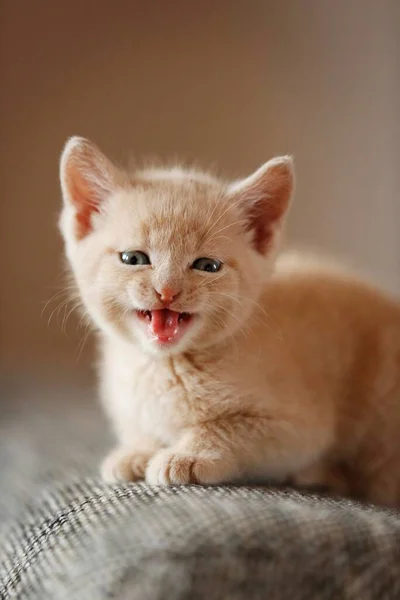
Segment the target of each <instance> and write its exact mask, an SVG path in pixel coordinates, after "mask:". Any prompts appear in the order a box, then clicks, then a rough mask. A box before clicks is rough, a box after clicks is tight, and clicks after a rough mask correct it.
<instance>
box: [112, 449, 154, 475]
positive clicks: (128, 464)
mask: <svg viewBox="0 0 400 600" xmlns="http://www.w3.org/2000/svg"><path fill="white" fill-rule="evenodd" d="M151 456H152V454H150V453H146V452H140V451H134V450H127V449H126V448H116V449H115V450H113V451H112V452H111V453H110V454H109V455H108V456H107V457H106V459H105V460H104V462H103V464H102V465H101V476H102V478H103V480H104V481H105V482H106V483H117V482H118V481H138V480H139V479H144V475H145V472H146V467H147V465H148V463H149V461H150V459H151Z"/></svg>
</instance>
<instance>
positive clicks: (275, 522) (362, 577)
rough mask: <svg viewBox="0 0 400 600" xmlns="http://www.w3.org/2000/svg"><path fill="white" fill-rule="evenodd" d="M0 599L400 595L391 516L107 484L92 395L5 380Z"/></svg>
mask: <svg viewBox="0 0 400 600" xmlns="http://www.w3.org/2000/svg"><path fill="white" fill-rule="evenodd" d="M3 388H4V389H3V392H2V401H1V403H0V459H1V460H0V598H1V599H4V600H5V599H8V598H18V599H21V600H23V599H25V598H27V599H32V600H39V599H40V600H47V599H52V600H58V599H62V598H65V599H73V600H75V599H76V600H81V599H82V600H83V599H90V600H96V599H103V598H104V599H106V598H117V599H124V600H125V599H132V600H148V599H149V600H153V599H154V600H175V599H190V600H196V599H201V598H207V599H210V600H213V599H216V600H217V599H218V600H219V599H222V600H225V599H228V600H230V599H232V600H242V599H246V600H251V599H253V598H254V599H256V598H268V599H277V600H281V599H288V600H311V599H313V598H316V599H322V600H323V599H325V598H326V599H332V600H333V599H335V600H336V599H341V598H344V599H346V600H352V599H360V600H372V599H373V600H385V599H387V600H391V599H393V600H394V599H399V598H400V516H398V515H397V514H395V513H390V512H388V511H383V510H378V509H374V508H369V507H361V506H358V505H357V504H352V503H349V502H335V501H332V500H328V499H319V498H317V497H313V496H307V495H302V494H300V493H295V492H290V491H286V492H285V491H273V490H268V489H266V488H265V489H264V488H261V487H256V488H252V489H249V488H242V487H236V488H234V487H232V488H230V487H225V486H224V487H222V486H221V487H214V488H202V487H197V486H191V487H186V488H185V487H183V488H165V489H161V488H151V487H149V486H146V485H144V484H140V485H121V486H115V487H111V486H106V485H104V484H102V483H101V482H100V481H99V479H98V478H97V477H96V466H97V463H98V461H99V459H100V457H101V456H102V454H103V453H104V452H105V449H106V448H107V447H108V446H109V445H110V437H109V433H108V430H107V427H106V425H105V423H104V420H103V418H102V416H101V414H100V411H99V410H98V409H97V406H96V405H95V403H93V401H91V400H90V397H91V396H93V395H94V394H93V393H91V392H90V391H87V392H85V391H83V390H82V389H81V388H79V387H73V386H72V385H71V384H69V385H68V386H65V385H60V384H57V385H54V386H51V385H48V386H47V387H44V386H43V385H42V384H40V385H39V384H38V383H37V382H29V384H28V383H27V382H25V383H23V382H22V383H21V382H20V383H18V384H16V383H15V382H14V383H13V384H12V385H9V384H8V385H4V386H3Z"/></svg>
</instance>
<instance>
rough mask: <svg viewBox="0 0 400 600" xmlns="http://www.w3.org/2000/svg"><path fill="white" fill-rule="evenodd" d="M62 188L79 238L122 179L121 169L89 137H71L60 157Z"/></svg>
mask: <svg viewBox="0 0 400 600" xmlns="http://www.w3.org/2000/svg"><path fill="white" fill-rule="evenodd" d="M60 180H61V190H62V194H63V198H64V202H65V204H66V205H69V206H71V208H72V209H73V211H74V220H75V224H74V235H75V237H76V239H78V240H80V239H82V238H83V237H85V236H86V235H87V234H88V233H89V232H90V231H91V229H92V217H93V214H94V213H98V212H100V210H101V205H102V203H103V202H104V201H105V200H106V199H107V198H108V197H109V196H110V195H111V194H112V193H113V192H114V191H115V190H116V188H117V187H118V186H119V184H120V182H121V173H120V171H119V170H118V169H117V168H116V167H115V166H114V165H113V164H112V163H111V161H109V160H108V158H106V157H105V156H104V154H102V152H100V150H99V149H98V148H97V147H96V146H95V145H94V144H92V143H91V142H89V141H88V140H86V139H84V138H81V137H72V138H70V139H69V140H68V142H67V143H66V144H65V147H64V150H63V152H62V154H61V160H60Z"/></svg>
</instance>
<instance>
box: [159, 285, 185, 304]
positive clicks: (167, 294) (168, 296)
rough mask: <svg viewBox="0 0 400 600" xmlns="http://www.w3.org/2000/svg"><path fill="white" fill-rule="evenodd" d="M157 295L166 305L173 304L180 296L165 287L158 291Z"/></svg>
mask: <svg viewBox="0 0 400 600" xmlns="http://www.w3.org/2000/svg"><path fill="white" fill-rule="evenodd" d="M156 294H157V296H158V297H159V298H160V300H161V302H164V304H171V302H172V301H173V300H175V298H176V297H177V296H179V292H177V291H176V290H173V289H172V288H169V287H164V288H162V289H161V290H160V291H158V290H156Z"/></svg>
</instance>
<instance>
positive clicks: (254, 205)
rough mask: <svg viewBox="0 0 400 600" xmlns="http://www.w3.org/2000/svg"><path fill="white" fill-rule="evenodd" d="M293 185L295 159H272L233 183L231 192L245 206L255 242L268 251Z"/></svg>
mask: <svg viewBox="0 0 400 600" xmlns="http://www.w3.org/2000/svg"><path fill="white" fill-rule="evenodd" d="M293 187H294V170H293V160H292V158H291V157H290V156H280V157H278V158H273V159H272V160H270V161H269V162H267V163H265V164H264V165H263V166H262V167H260V168H259V169H257V171H256V172H255V173H253V174H252V175H250V176H249V177H247V178H246V179H242V180H240V181H237V182H235V183H233V184H231V185H230V187H229V194H230V195H231V196H233V197H234V199H235V201H237V203H238V204H239V205H242V208H243V210H244V213H245V216H246V219H247V227H246V228H247V230H248V231H250V232H252V233H253V245H254V248H255V250H257V252H259V253H260V254H265V253H266V252H267V250H268V247H269V242H270V240H271V238H272V236H273V234H274V231H275V230H276V228H277V227H279V225H280V224H281V222H282V220H283V217H284V216H285V213H286V211H287V209H288V206H289V203H290V198H291V196H292V192H293Z"/></svg>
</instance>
